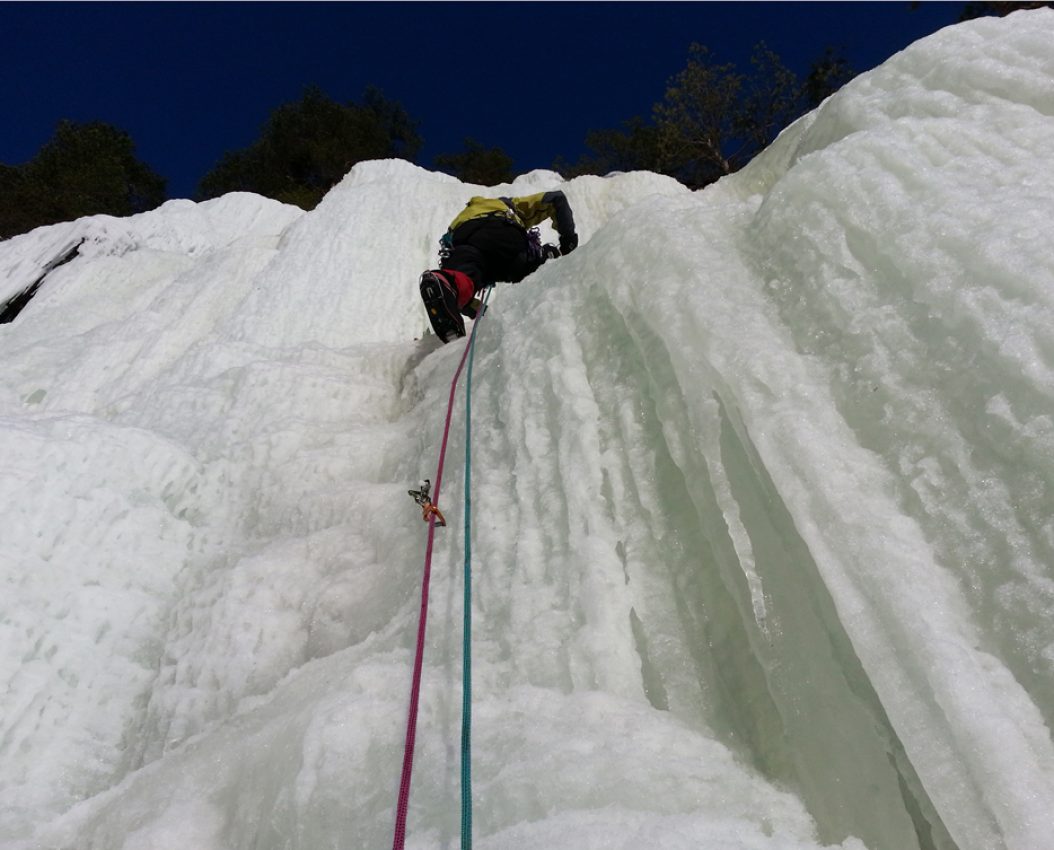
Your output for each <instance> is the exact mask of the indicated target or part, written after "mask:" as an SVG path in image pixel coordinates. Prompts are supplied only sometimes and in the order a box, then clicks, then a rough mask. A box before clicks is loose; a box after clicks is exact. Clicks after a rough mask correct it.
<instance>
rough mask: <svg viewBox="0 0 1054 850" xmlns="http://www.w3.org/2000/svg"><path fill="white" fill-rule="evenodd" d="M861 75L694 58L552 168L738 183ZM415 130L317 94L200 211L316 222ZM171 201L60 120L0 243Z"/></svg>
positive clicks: (236, 161)
mask: <svg viewBox="0 0 1054 850" xmlns="http://www.w3.org/2000/svg"><path fill="white" fill-rule="evenodd" d="M1040 5H1050V4H1047V3H969V4H967V5H966V6H965V7H964V12H963V18H964V19H965V18H967V17H976V16H978V15H981V14H1007V13H1009V12H1010V11H1014V10H1015V9H1017V8H1023V7H1027V8H1033V7H1035V6H1040ZM854 75H855V72H854V71H853V69H852V68H851V66H850V64H849V62H848V61H847V60H846V58H845V57H844V56H843V55H842V54H841V53H840V52H839V51H836V50H834V49H831V48H828V49H827V50H826V51H824V53H823V54H822V55H820V56H819V57H817V58H816V59H815V60H814V61H813V62H812V63H811V64H810V65H809V68H808V71H807V72H806V73H805V75H804V76H799V75H797V74H795V73H794V72H793V71H792V70H790V69H789V68H788V67H787V66H786V65H785V64H784V62H783V61H782V59H781V58H780V57H779V56H778V55H777V54H776V53H775V52H774V51H772V50H770V49H769V48H768V47H767V46H766V45H765V44H764V43H758V44H757V45H756V46H755V48H754V51H753V55H752V57H751V61H750V66H749V67H748V68H746V69H740V68H738V67H737V66H736V65H735V64H733V63H724V62H720V61H718V58H717V57H716V56H715V55H714V54H713V53H712V52H711V51H710V50H709V49H708V48H707V47H705V46H702V45H699V44H693V45H692V46H691V48H690V50H689V55H688V62H687V64H686V65H685V67H684V68H682V69H681V70H680V71H679V72H678V73H677V74H675V75H674V76H673V77H672V78H671V79H670V81H669V83H668V85H667V87H666V90H665V92H664V93H663V96H662V98H661V99H660V100H659V101H657V102H656V103H655V104H654V105H653V106H652V109H651V113H650V114H649V115H645V116H639V115H638V116H634V117H631V118H629V119H628V120H626V121H624V122H623V124H622V125H621V126H620V127H616V128H607V129H600V130H594V131H592V132H590V133H589V134H588V135H587V137H586V139H585V148H586V151H587V152H586V153H585V154H584V155H582V156H581V157H579V159H578V160H577V161H575V162H570V161H567V160H565V159H563V158H562V157H561V158H558V159H557V161H556V162H554V163H552V166H551V167H552V168H553V170H555V171H558V172H560V173H561V174H562V175H563V176H565V177H575V176H579V175H583V174H601V175H602V174H608V173H610V172H612V171H633V170H646V171H654V172H657V173H659V174H667V175H669V176H671V177H674V178H675V179H677V180H679V181H681V182H682V183H684V184H685V185H686V186H688V187H689V188H692V189H699V188H702V187H703V186H706V185H708V184H710V183H713V182H714V181H715V180H718V179H719V178H721V177H723V176H724V175H726V174H731V173H733V172H735V171H738V170H739V169H740V168H742V167H743V166H744V165H746V164H747V163H748V162H749V161H750V160H751V159H752V158H753V157H754V156H756V155H757V154H758V153H760V152H761V151H762V150H763V149H764V148H765V147H767V146H768V145H769V144H770V143H771V142H772V141H773V140H774V139H775V138H776V136H777V135H778V134H779V132H780V131H781V130H782V129H783V128H785V127H786V126H787V125H789V124H790V123H791V122H793V121H794V120H795V119H796V118H798V117H800V116H801V115H803V114H804V113H806V112H808V111H809V110H810V109H813V108H814V107H816V106H817V105H819V104H820V103H821V102H822V101H823V100H824V99H825V98H826V97H827V96H828V95H830V94H832V93H833V92H835V91H837V89H838V88H840V87H841V86H842V85H844V84H845V83H846V82H848V81H849V80H850V79H851V78H852V77H853V76H854ZM418 127H419V124H418V122H417V121H415V120H414V119H413V118H412V117H411V116H410V115H409V114H408V113H407V112H406V110H405V109H404V108H403V107H402V105H401V104H399V103H397V102H395V101H392V100H389V99H387V98H386V97H385V96H384V95H383V94H382V93H381V92H380V91H379V90H378V89H376V88H369V89H367V91H366V92H365V94H364V96H363V98H362V100H361V102H358V103H355V102H349V103H338V102H336V101H334V100H333V99H331V98H330V97H329V96H327V95H326V94H325V93H324V92H323V91H322V90H320V89H319V88H317V87H310V88H308V89H306V90H305V92H304V94H303V95H302V96H301V98H300V99H299V100H298V101H295V102H292V103H286V104H283V105H281V106H279V107H278V108H277V109H275V110H274V112H272V113H271V115H270V117H269V118H268V120H267V122H266V123H265V124H264V126H263V128H262V130H261V133H260V136H259V138H258V139H257V140H256V141H254V142H253V143H252V144H250V145H249V146H248V147H246V148H243V149H240V150H233V151H228V152H227V153H225V154H224V155H223V156H222V157H221V158H220V160H219V161H218V162H217V163H216V165H215V166H214V167H213V168H212V169H211V170H210V171H209V172H208V173H207V174H206V175H205V176H204V177H203V178H202V179H201V181H200V182H199V184H198V187H197V193H196V198H197V200H207V199H208V198H214V197H218V196H220V195H223V194H226V193H228V192H235V191H245V192H255V193H257V194H260V195H265V196H267V197H269V198H274V199H275V200H278V201H283V202H285V203H289V204H296V205H297V206H300V207H302V208H304V209H312V208H314V206H315V205H316V204H318V202H319V201H320V200H321V199H322V197H323V196H324V195H325V194H326V192H328V191H329V190H330V189H331V188H332V187H333V186H334V185H336V183H337V182H339V181H340V180H341V179H342V178H343V177H344V175H345V174H347V172H348V171H349V170H350V169H351V167H352V166H353V165H355V163H357V162H362V161H364V160H369V159H386V158H401V159H406V160H408V161H410V162H417V158H418V155H419V152H420V150H421V148H422V138H421V135H420V133H419V130H418ZM418 164H421V163H418ZM433 164H434V167H436V168H438V169H439V170H442V171H445V172H447V173H449V174H452V175H453V176H455V177H457V178H458V179H460V180H462V181H464V182H467V183H475V184H480V185H488V186H492V185H496V184H499V183H507V182H510V181H511V180H512V179H513V178H514V177H515V174H514V162H513V159H512V157H510V156H509V155H508V154H507V153H506V152H505V151H504V150H502V149H501V148H499V147H487V146H486V145H484V144H483V143H481V142H479V141H477V140H476V139H472V138H466V139H465V140H464V142H463V146H462V149H461V150H460V151H456V152H452V153H446V154H441V155H439V156H437V157H435V159H434V163H433ZM165 187H166V180H165V179H164V178H163V177H162V176H161V175H159V174H157V173H155V172H154V171H153V169H151V168H150V167H149V166H148V165H147V164H145V163H144V162H142V161H141V160H140V159H139V158H138V157H137V156H136V153H135V144H134V142H133V141H132V139H131V137H130V136H129V135H128V133H126V132H125V131H123V130H121V129H118V128H117V127H113V126H111V125H109V124H105V123H103V122H100V121H95V122H88V123H76V122H73V121H65V120H64V121H61V122H60V123H59V124H58V127H57V128H56V130H55V134H54V136H53V137H52V138H51V139H50V140H49V141H48V142H47V143H45V144H44V146H43V147H42V148H41V149H40V150H39V151H38V152H37V154H36V155H35V156H34V157H33V158H32V159H31V160H29V161H28V162H26V163H24V164H23V165H18V166H11V165H5V164H3V163H0V239H4V238H7V237H9V236H13V235H15V234H18V233H25V232H27V231H29V230H32V229H33V228H35V227H39V226H41V225H45V224H53V223H55V222H58V221H68V220H71V219H75V218H79V217H81V216H85V215H96V214H99V213H106V214H109V215H115V216H127V215H132V214H134V213H138V212H144V211H146V210H149V209H153V208H154V207H156V206H158V205H160V204H161V203H163V202H164V201H165V200H166V192H165Z"/></svg>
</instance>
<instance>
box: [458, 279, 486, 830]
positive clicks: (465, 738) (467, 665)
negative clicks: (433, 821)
mask: <svg viewBox="0 0 1054 850" xmlns="http://www.w3.org/2000/svg"><path fill="white" fill-rule="evenodd" d="M492 291H493V288H490V289H488V290H487V294H486V295H484V296H483V306H482V307H480V315H482V314H483V312H484V311H485V310H486V309H487V302H488V301H489V300H490V293H491V292H492ZM475 357H476V335H475V334H473V335H472V339H471V341H470V342H469V354H468V374H467V375H466V376H465V615H464V619H465V624H464V630H463V638H462V651H461V850H472V363H473V361H474V360H475Z"/></svg>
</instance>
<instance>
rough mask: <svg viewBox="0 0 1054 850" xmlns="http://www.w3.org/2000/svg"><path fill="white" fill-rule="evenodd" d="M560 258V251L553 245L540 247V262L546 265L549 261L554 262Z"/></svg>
mask: <svg viewBox="0 0 1054 850" xmlns="http://www.w3.org/2000/svg"><path fill="white" fill-rule="evenodd" d="M559 256H560V249H559V248H557V247H556V246H555V245H542V262H543V263H547V262H549V260H555V259H556V258H557V257H559Z"/></svg>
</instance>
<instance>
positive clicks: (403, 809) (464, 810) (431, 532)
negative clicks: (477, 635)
mask: <svg viewBox="0 0 1054 850" xmlns="http://www.w3.org/2000/svg"><path fill="white" fill-rule="evenodd" d="M490 293H491V289H488V290H487V293H486V295H484V297H483V304H482V305H481V307H480V310H479V313H478V318H477V321H476V322H475V323H474V324H473V326H472V333H471V335H470V337H469V342H468V345H467V346H465V351H464V353H463V354H462V355H461V361H460V362H459V363H458V367H457V370H456V371H455V372H454V377H453V379H452V380H451V381H450V398H449V401H448V402H447V411H446V422H445V424H444V426H443V441H442V444H441V445H440V448H439V464H438V466H437V467H436V483H435V491H434V492H430V491H431V483H430V482H429V481H425V482H424V483H423V484H422V486H421V490H420V491H415V490H411V491H410V495H411V496H412V497H413V499H414V501H415V502H417V504H419V505H421V507H422V508H423V514H422V518H423V519H424V520H425V521H426V522H427V523H428V545H427V547H426V549H425V563H424V571H423V573H422V577H421V610H420V614H419V616H418V621H417V648H416V651H415V653H414V668H413V676H412V678H411V684H410V703H409V707H408V709H407V716H406V740H405V743H404V745H403V769H402V775H401V776H400V779H399V797H398V800H397V802H396V807H395V832H394V835H393V837H392V850H404V847H405V845H406V819H407V815H408V813H409V808H410V783H411V779H412V776H413V764H414V749H415V742H416V738H417V713H418V707H419V704H420V693H421V672H422V669H423V667H424V651H425V628H426V627H427V623H428V588H429V585H430V583H431V576H432V552H433V544H434V542H435V529H436V525H437V523H438V524H439V525H446V520H445V519H444V518H443V514H442V513H441V512H440V510H439V508H438V507H437V503H438V502H439V491H440V487H441V486H442V483H443V464H444V461H445V459H446V447H447V438H448V436H449V435H450V420H451V414H452V413H453V410H454V393H455V392H456V390H457V384H458V378H460V377H461V371H462V369H463V368H464V366H465V362H466V358H468V376H467V383H468V387H469V389H468V391H467V393H466V401H465V403H466V405H467V410H468V412H467V414H466V417H465V420H466V421H465V429H466V441H465V626H464V655H463V662H462V664H463V679H462V701H461V702H462V719H461V847H462V848H463V850H469V848H471V847H472V747H471V742H472V654H471V646H472V644H471V641H472V594H471V572H472V544H471V540H472V535H471V498H470V489H469V479H470V476H471V471H472V424H471V409H472V364H473V360H474V359H475V353H476V331H477V330H478V329H479V325H480V322H479V321H478V319H482V318H483V315H484V313H485V312H486V309H487V302H488V301H489V300H490ZM433 500H434V501H433Z"/></svg>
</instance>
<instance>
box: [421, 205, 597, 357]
mask: <svg viewBox="0 0 1054 850" xmlns="http://www.w3.org/2000/svg"><path fill="white" fill-rule="evenodd" d="M546 220H551V221H552V222H553V224H554V225H555V227H556V232H557V233H558V234H559V237H560V247H559V248H558V247H557V246H556V245H543V244H542V242H541V238H540V236H539V234H538V230H537V228H536V227H535V225H538V224H541V223H542V222H543V221H546ZM439 242H440V252H439V257H440V262H439V268H438V269H432V270H430V271H426V272H425V273H424V274H422V275H421V300H422V301H424V304H425V310H426V311H427V312H428V320H429V321H430V322H431V323H432V330H434V331H435V332H436V336H438V337H439V338H440V339H441V340H443V342H450V341H451V340H453V339H456V338H457V337H460V336H464V335H465V322H464V319H462V316H468V318H470V319H474V318H476V313H477V311H478V310H479V303H480V299H479V298H477V297H476V296H477V294H478V293H479V292H480V291H481V290H482V289H484V288H485V287H488V286H491V285H493V284H495V283H498V282H502V283H518V282H519V281H521V280H523V279H524V278H525V277H527V275H529V274H530V273H531V272H533V271H534V270H535V269H537V268H538V267H539V266H540V265H541V264H542V263H544V262H545V261H546V260H551V259H554V258H555V257H560V256H562V255H564V254H569V253H571V252H572V251H573V250H574V249H575V248H576V247H578V235H577V234H576V233H575V219H574V216H573V215H572V214H571V206H570V204H568V203H567V198H566V197H565V196H564V193H563V192H561V191H559V190H556V191H553V192H539V193H538V194H536V195H525V196H524V197H522V198H483V197H478V196H477V197H474V198H471V199H469V202H468V204H466V205H465V208H464V209H463V210H462V211H461V213H460V214H459V215H458V216H457V218H455V219H454V220H453V221H452V222H450V227H449V228H448V229H447V232H446V233H445V234H444V235H443V238H442V239H440V240H439Z"/></svg>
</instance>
